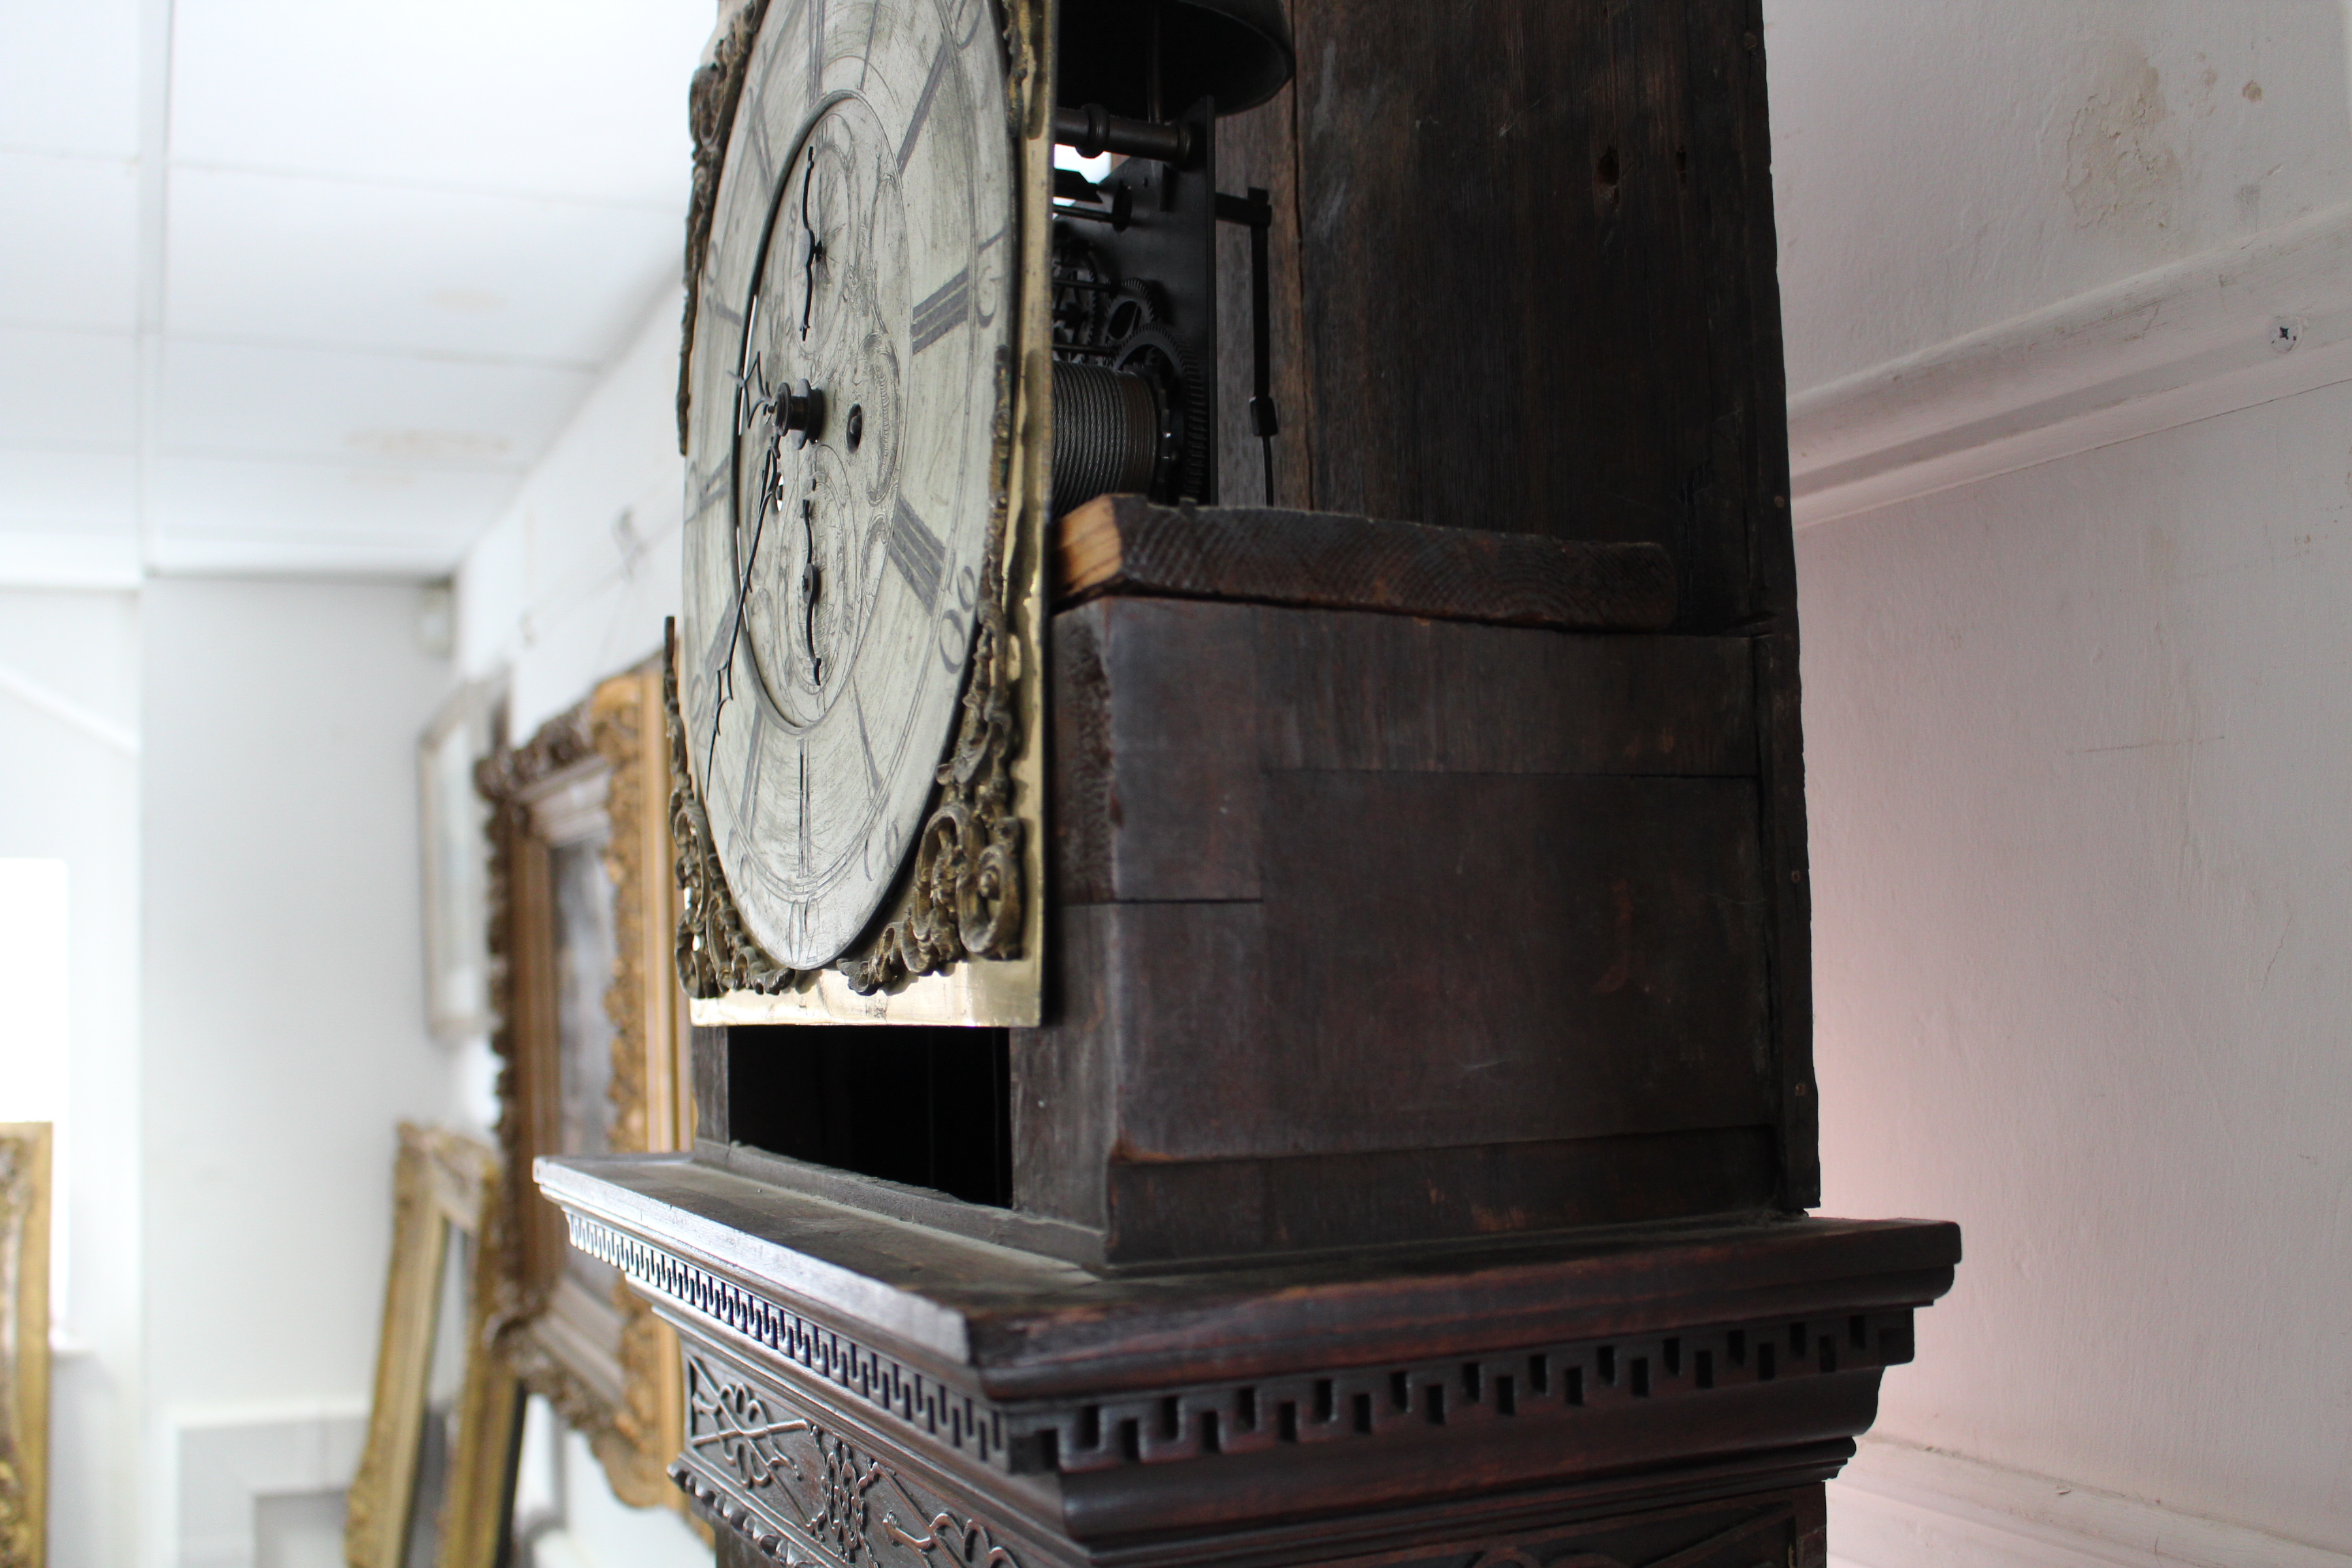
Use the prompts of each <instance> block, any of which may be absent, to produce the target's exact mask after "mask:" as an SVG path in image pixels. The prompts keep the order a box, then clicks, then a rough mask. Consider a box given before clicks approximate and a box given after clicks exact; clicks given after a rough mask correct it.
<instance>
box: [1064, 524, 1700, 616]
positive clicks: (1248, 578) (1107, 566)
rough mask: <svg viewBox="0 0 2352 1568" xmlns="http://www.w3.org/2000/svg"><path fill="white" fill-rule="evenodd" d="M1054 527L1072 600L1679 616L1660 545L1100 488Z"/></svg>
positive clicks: (1411, 612) (1424, 612)
mask: <svg viewBox="0 0 2352 1568" xmlns="http://www.w3.org/2000/svg"><path fill="white" fill-rule="evenodd" d="M1055 526H1056V528H1057V529H1058V530H1059V533H1058V537H1057V542H1056V547H1055V562H1056V576H1055V596H1056V598H1057V600H1058V601H1059V602H1060V603H1063V604H1072V603H1076V602H1078V601H1080V600H1083V599H1085V598H1087V597H1089V596H1092V595H1097V594H1151V595H1176V596H1181V597H1186V598H1201V599H1235V600H1249V601H1255V602H1257V603H1260V604H1269V605H1315V606H1318V607H1321V608H1326V609H1339V610H1374V611H1381V612H1383V613H1386V614H1391V615H1402V616H1432V617H1434V618H1437V619H1441V620H1460V621H1485V622H1492V623H1496V624H1499V625H1505V626H1557V627H1560V628H1563V629H1566V630H1570V631H1655V630H1658V629H1659V628H1661V627H1664V626H1667V625H1669V624H1670V623H1671V622H1672V621H1673V620H1674V618H1675V581H1674V566H1673V563H1672V562H1671V561H1670V560H1669V559H1668V557H1667V555H1666V552H1664V550H1662V549H1660V548H1659V547H1657V546H1656V545H1654V544H1640V543H1634V544H1626V543H1592V542H1584V541H1577V540H1560V539H1545V538H1535V537H1528V536H1526V535H1521V534H1512V533H1504V532H1496V531H1488V530H1472V529H1466V528H1431V527H1427V526H1424V525H1423V524H1421V523H1414V522H1384V521H1375V520H1373V519H1371V518H1367V517H1349V516H1344V515H1341V514H1339V513H1336V512H1321V511H1274V510H1264V509H1260V508H1254V507H1197V508H1181V509H1179V508H1175V507H1162V506H1156V505H1154V504H1152V503H1151V502H1150V501H1148V500H1144V499H1142V498H1141V497H1139V496H1099V497H1097V498H1096V499H1095V500H1091V501H1088V502H1087V503H1086V504H1085V505H1084V506H1081V507H1079V508H1077V509H1076V510H1074V511H1072V512H1071V513H1070V514H1069V515H1068V516H1066V517H1065V518H1063V519H1062V520H1061V521H1060V522H1059V523H1058V524H1056V525H1055Z"/></svg>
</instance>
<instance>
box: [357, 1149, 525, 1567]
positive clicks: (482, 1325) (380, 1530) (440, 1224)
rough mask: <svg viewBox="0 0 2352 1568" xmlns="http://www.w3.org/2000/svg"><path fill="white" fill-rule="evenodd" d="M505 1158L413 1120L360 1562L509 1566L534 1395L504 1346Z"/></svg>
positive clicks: (363, 1500)
mask: <svg viewBox="0 0 2352 1568" xmlns="http://www.w3.org/2000/svg"><path fill="white" fill-rule="evenodd" d="M392 1186H393V1222H392V1268H391V1273H390V1276H389V1278H388V1279H387V1280H386V1281H385V1284H384V1291H383V1338H382V1340H381V1341H380V1342H379V1343H378V1345H377V1349H376V1363H375V1398H374V1402H373V1405H372V1406H371V1407H370V1409H369V1412H368V1436H367V1447H366V1450H365V1451H364V1452H363V1453H362V1455H361V1457H360V1468H359V1475H358V1477H357V1478H356V1479H353V1481H352V1488H351V1491H350V1493H349V1494H348V1500H347V1503H346V1509H345V1513H344V1523H343V1552H344V1556H345V1558H346V1560H347V1561H348V1562H349V1563H351V1565H352V1568H428V1565H429V1568H498V1564H499V1563H500V1562H501V1561H502V1560H503V1559H504V1556H505V1554H506V1553H505V1548H506V1542H507V1526H508V1519H509V1513H510V1511H511V1510H512V1508H513V1506H514V1480H515V1461H516V1458H517V1451H518V1447H519V1446H520V1441H521V1437H522V1390H521V1387H520V1384H518V1383H517V1382H516V1379H515V1374H514V1371H513V1369H512V1368H510V1367H509V1366H508V1365H507V1364H506V1363H505V1362H504V1360H503V1359H502V1358H501V1357H500V1356H499V1354H498V1353H497V1352H496V1351H495V1350H494V1349H493V1347H492V1344H491V1331H492V1329H493V1327H494V1325H495V1322H496V1315H497V1311H498V1308H499V1279H501V1278H502V1277H503V1275H504V1272H505V1255H506V1252H507V1249H508V1246H509V1228H510V1227H509V1220H508V1210H507V1206H506V1203H507V1199H506V1193H505V1189H504V1187H503V1186H502V1184H500V1182H499V1156H498V1152H497V1151H496V1150H493V1149H491V1148H490V1147H489V1146H488V1145H487V1144H485V1143H482V1142H478V1141H477V1140H475V1139H472V1138H468V1137H467V1136H466V1135H465V1134H463V1133H460V1132H452V1131H446V1130H442V1129H436V1128H427V1127H418V1126H415V1125H414V1124H412V1123H410V1122H405V1121H404V1122H402V1123H401V1124H400V1148H399V1152H398V1153H397V1154H396V1155H394V1164H393V1183H392Z"/></svg>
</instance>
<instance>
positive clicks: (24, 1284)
mask: <svg viewBox="0 0 2352 1568" xmlns="http://www.w3.org/2000/svg"><path fill="white" fill-rule="evenodd" d="M51 1131H52V1129H51V1126H50V1124H49V1123H48V1122H46V1121H10V1122H0V1563H5V1564H7V1568H41V1565H42V1564H44V1563H47V1561H48V1499H49V1198H50V1189H49V1180H50V1166H49V1154H50V1138H51Z"/></svg>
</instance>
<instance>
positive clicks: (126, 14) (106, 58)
mask: <svg viewBox="0 0 2352 1568" xmlns="http://www.w3.org/2000/svg"><path fill="white" fill-rule="evenodd" d="M0 147H5V148H9V149H12V150H18V151H39V152H49V153H88V154H89V155H91V156H95V157H112V158H128V157H131V156H133V155H134V154H136V153H138V151H139V5H138V0H13V3H12V4H9V5H0Z"/></svg>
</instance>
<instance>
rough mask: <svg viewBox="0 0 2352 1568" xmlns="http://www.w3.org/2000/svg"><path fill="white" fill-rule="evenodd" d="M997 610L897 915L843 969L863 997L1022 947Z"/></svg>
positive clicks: (991, 611) (1008, 703) (975, 654)
mask: <svg viewBox="0 0 2352 1568" xmlns="http://www.w3.org/2000/svg"><path fill="white" fill-rule="evenodd" d="M1007 644H1008V639H1007V637H1005V635H1004V612H1003V609H1002V608H1001V607H1000V606H999V605H998V604H997V602H996V596H995V595H993V594H991V595H986V596H984V597H983V598H982V602H981V606H980V636H979V637H978V639H977V641H976V643H975V645H974V647H973V649H972V671H971V684H970V685H969V686H967V687H966V688H965V690H964V698H963V708H964V717H963V723H962V726H961V730H960V731H959V732H958V734H957V736H956V745H955V750H954V751H952V752H950V753H949V754H948V759H947V761H945V762H943V763H940V771H939V783H940V805H939V806H938V808H937V809H936V810H934V811H933V812H932V813H931V816H930V819H929V821H927V822H925V823H924V824H923V831H922V836H921V837H920V838H919V839H918V840H917V841H916V851H915V871H914V879H913V885H912V887H911V888H910V889H909V896H908V900H907V903H906V907H905V909H904V912H902V913H901V914H900V915H899V916H898V918H897V919H896V920H893V921H891V922H890V923H889V924H888V925H887V926H884V927H883V928H882V934H881V937H880V939H879V940H878V941H877V942H876V944H875V949H874V952H873V954H872V956H871V957H869V958H866V959H864V960H862V961H858V960H853V961H851V962H849V963H844V964H843V965H842V966H841V967H842V973H843V974H844V975H845V976H846V977H847V978H848V981H849V988H850V989H851V990H853V991H855V992H857V993H858V994H860V995H866V994H871V993H873V992H876V991H878V990H880V989H881V988H882V987H883V986H885V985H887V984H891V983H892V982H894V981H896V980H898V979H901V978H903V977H905V976H907V975H910V974H936V973H939V972H940V971H941V970H943V969H945V968H947V967H948V965H950V964H951V963H955V962H956V961H957V960H959V959H961V958H964V957H967V956H973V957H981V958H1006V957H1011V956H1013V952H1014V951H1015V949H1016V948H1017V946H1018V944H1019V942H1020V940H1021V819H1020V818H1019V817H1018V816H1015V815H1014V814H1013V773H1012V752H1013V683H1012V681H1011V680H1010V679H1007V672H1006V670H1005V668H1004V667H1005V656H1006V651H1007Z"/></svg>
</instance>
